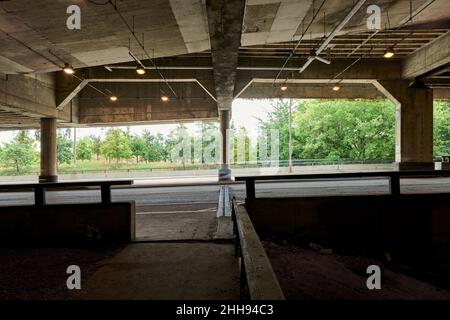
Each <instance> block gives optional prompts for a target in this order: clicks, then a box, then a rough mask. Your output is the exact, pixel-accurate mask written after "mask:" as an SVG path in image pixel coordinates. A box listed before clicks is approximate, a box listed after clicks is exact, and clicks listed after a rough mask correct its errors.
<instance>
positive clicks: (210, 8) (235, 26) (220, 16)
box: [206, 0, 245, 110]
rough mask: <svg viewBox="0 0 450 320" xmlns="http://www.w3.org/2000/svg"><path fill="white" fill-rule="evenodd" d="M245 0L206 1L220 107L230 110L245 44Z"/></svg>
mask: <svg viewBox="0 0 450 320" xmlns="http://www.w3.org/2000/svg"><path fill="white" fill-rule="evenodd" d="M244 11H245V0H214V1H213V0H206V12H207V17H208V26H209V37H210V42H211V56H212V63H213V68H214V81H215V86H216V97H217V106H218V108H219V109H223V110H230V109H231V103H232V101H233V96H234V86H235V78H236V68H237V65H238V55H239V46H240V44H241V33H242V22H243V19H244Z"/></svg>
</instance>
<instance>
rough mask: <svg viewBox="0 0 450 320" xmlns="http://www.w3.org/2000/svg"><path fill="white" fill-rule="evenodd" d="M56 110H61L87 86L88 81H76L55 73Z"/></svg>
mask: <svg viewBox="0 0 450 320" xmlns="http://www.w3.org/2000/svg"><path fill="white" fill-rule="evenodd" d="M55 77H56V88H55V100H56V108H57V109H58V110H62V109H63V108H64V107H65V106H67V105H68V104H69V103H70V101H71V100H72V99H73V98H75V97H76V95H77V94H78V93H79V92H80V91H81V90H82V89H83V88H84V87H85V86H86V85H87V84H88V80H86V79H84V80H78V79H77V78H75V77H73V76H70V75H67V74H65V73H64V72H56V75H55Z"/></svg>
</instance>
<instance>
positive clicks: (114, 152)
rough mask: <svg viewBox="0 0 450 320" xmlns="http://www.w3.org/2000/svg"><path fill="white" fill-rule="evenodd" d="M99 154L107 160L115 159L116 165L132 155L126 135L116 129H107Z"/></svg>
mask: <svg viewBox="0 0 450 320" xmlns="http://www.w3.org/2000/svg"><path fill="white" fill-rule="evenodd" d="M100 152H101V154H103V156H105V158H107V159H108V160H111V159H116V162H117V163H118V162H119V160H120V159H129V158H131V157H132V155H133V154H132V152H131V148H130V146H129V144H128V139H127V136H126V134H125V133H124V132H123V131H122V130H121V129H118V128H114V129H109V130H108V131H107V132H106V139H105V141H104V142H103V143H102V146H101V148H100Z"/></svg>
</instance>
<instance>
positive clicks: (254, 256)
mask: <svg viewBox="0 0 450 320" xmlns="http://www.w3.org/2000/svg"><path fill="white" fill-rule="evenodd" d="M231 217H232V220H233V232H234V234H235V235H236V239H235V256H236V257H239V258H240V295H241V299H242V300H249V299H250V300H284V299H285V297H284V294H283V291H282V290H281V287H280V284H279V283H278V279H277V277H276V275H275V273H274V271H273V269H272V265H271V264H270V261H269V258H268V257H267V254H266V251H265V250H264V248H263V246H262V244H261V241H260V240H259V238H258V235H257V234H256V231H255V228H254V227H253V224H252V222H251V220H250V217H249V215H248V213H247V211H246V210H245V208H244V207H243V206H240V205H238V204H237V203H236V199H235V198H233V203H232V209H231Z"/></svg>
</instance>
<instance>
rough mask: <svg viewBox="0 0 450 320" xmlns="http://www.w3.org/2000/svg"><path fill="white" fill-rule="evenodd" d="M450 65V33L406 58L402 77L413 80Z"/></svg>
mask: <svg viewBox="0 0 450 320" xmlns="http://www.w3.org/2000/svg"><path fill="white" fill-rule="evenodd" d="M448 63H450V31H448V32H447V33H446V34H444V35H443V36H441V37H439V38H438V39H436V40H434V41H433V42H431V43H430V44H429V45H427V46H426V47H423V48H421V49H419V50H418V51H416V52H415V53H413V54H412V55H410V56H409V57H408V58H406V59H405V60H404V62H403V69H402V77H403V78H406V79H412V78H415V77H418V76H421V75H423V74H425V73H427V72H430V71H432V70H434V69H436V68H438V67H440V66H443V65H445V64H448Z"/></svg>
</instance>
